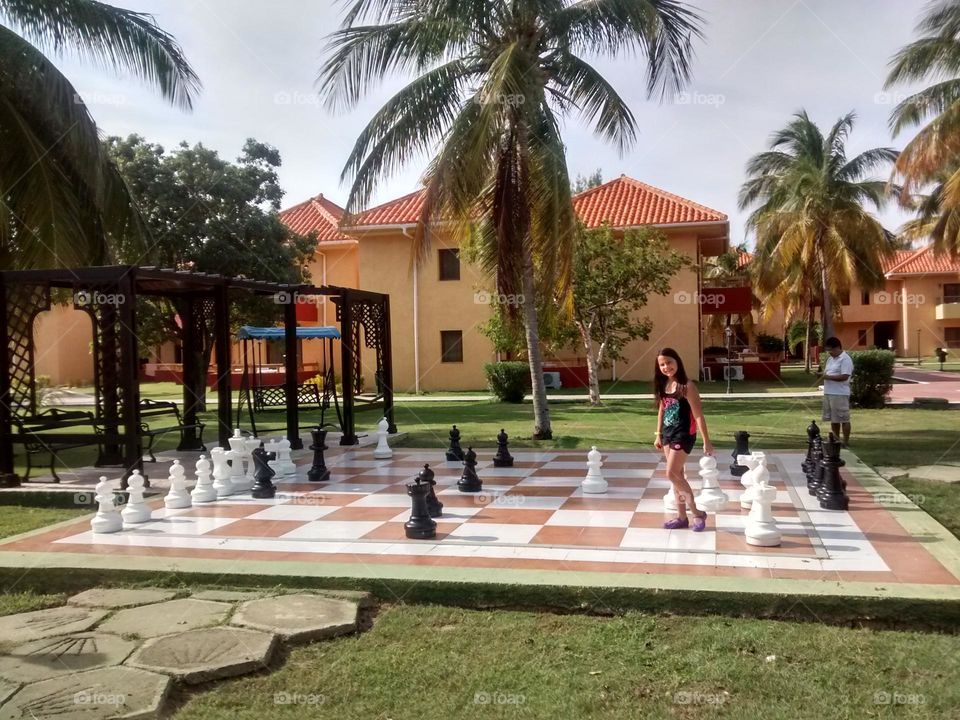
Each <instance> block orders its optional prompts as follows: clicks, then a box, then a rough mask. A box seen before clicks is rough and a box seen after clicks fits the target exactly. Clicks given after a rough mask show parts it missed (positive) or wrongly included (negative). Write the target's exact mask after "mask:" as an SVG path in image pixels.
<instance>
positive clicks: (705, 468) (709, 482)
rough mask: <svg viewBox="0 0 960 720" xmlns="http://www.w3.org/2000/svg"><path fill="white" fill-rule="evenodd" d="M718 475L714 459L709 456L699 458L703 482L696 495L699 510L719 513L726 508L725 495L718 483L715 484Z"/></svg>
mask: <svg viewBox="0 0 960 720" xmlns="http://www.w3.org/2000/svg"><path fill="white" fill-rule="evenodd" d="M719 475H720V473H719V472H718V471H717V460H716V458H714V457H713V456H711V455H704V456H703V457H702V458H700V479H701V480H703V485H702V486H701V489H700V494H699V495H697V507H698V508H700V509H701V510H709V511H710V512H719V511H720V510H723V508H725V507H726V506H727V494H726V493H725V492H724V491H723V490H721V489H720V483H719V482H717V477H719Z"/></svg>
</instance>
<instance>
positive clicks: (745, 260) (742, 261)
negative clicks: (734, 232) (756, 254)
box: [737, 250, 753, 269]
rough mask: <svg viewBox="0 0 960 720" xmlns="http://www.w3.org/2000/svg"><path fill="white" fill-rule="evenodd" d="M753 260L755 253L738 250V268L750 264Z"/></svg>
mask: <svg viewBox="0 0 960 720" xmlns="http://www.w3.org/2000/svg"><path fill="white" fill-rule="evenodd" d="M751 260H753V253H748V252H744V251H743V250H737V268H738V269H739V268H742V267H746V266H747V265H749V264H750V261H751Z"/></svg>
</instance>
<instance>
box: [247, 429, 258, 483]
mask: <svg viewBox="0 0 960 720" xmlns="http://www.w3.org/2000/svg"><path fill="white" fill-rule="evenodd" d="M258 447H260V438H257V437H248V438H246V439H245V440H244V447H243V449H244V453H245V455H244V456H245V458H246V461H247V474H246V475H245V476H244V479H243V481H244V482H243V484H244V485H245V486H246V487H247V488H252V487H253V483H254V482H255V481H256V478H255V477H254V476H253V471H254V470H256V466H255V465H254V464H253V451H254V450H256V449H257V448H258Z"/></svg>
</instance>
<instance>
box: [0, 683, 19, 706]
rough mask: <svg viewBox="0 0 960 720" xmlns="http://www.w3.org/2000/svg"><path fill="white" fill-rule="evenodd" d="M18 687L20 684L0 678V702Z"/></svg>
mask: <svg viewBox="0 0 960 720" xmlns="http://www.w3.org/2000/svg"><path fill="white" fill-rule="evenodd" d="M18 687H20V685H18V684H17V683H12V682H10V681H9V680H4V679H3V678H0V703H2V702H3V701H4V700H6V699H7V698H8V697H10V696H11V695H13V694H14V693H15V692H16V691H17V688H18Z"/></svg>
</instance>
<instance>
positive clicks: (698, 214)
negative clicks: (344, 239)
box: [348, 175, 727, 228]
mask: <svg viewBox="0 0 960 720" xmlns="http://www.w3.org/2000/svg"><path fill="white" fill-rule="evenodd" d="M423 193H424V191H423V190H422V189H421V190H417V191H416V192H412V193H410V194H409V195H404V196H403V197H400V198H397V199H396V200H391V201H390V202H386V203H383V204H382V205H377V206H376V207H373V208H370V209H369V210H365V211H364V212H362V213H360V214H359V215H358V217H357V218H356V219H355V220H353V221H348V222H349V226H350V227H370V226H374V225H405V224H411V223H415V222H417V220H418V218H419V217H420V210H421V208H422V207H423ZM573 207H574V209H575V210H576V211H577V214H578V215H579V216H580V219H581V220H583V222H584V224H585V225H586V226H587V227H591V228H592V227H599V226H600V225H602V224H604V223H605V222H606V223H609V224H610V225H611V226H613V227H632V226H635V225H675V224H685V223H703V222H722V221H724V220H726V219H727V216H726V215H724V214H723V213H721V212H718V211H717V210H712V209H711V208H708V207H706V206H704V205H699V204H698V203H695V202H693V201H692V200H687V199H686V198H682V197H680V196H679V195H673V194H672V193H668V192H666V191H665V190H660V189H659V188H655V187H653V186H651V185H647V184H645V183H642V182H640V181H638V180H634V179H633V178H629V177H627V176H626V175H621V176H620V177H618V178H616V179H615V180H611V181H610V182H607V183H604V184H603V185H599V186H597V187H595V188H591V189H589V190H586V191H584V192H582V193H579V194H578V195H574V196H573Z"/></svg>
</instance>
